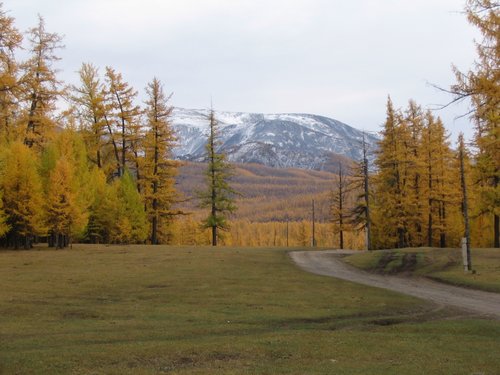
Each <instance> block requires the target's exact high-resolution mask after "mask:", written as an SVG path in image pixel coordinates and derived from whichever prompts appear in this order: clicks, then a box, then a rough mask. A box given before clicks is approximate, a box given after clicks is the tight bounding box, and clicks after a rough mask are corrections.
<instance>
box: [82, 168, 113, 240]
mask: <svg viewBox="0 0 500 375" xmlns="http://www.w3.org/2000/svg"><path fill="white" fill-rule="evenodd" d="M88 184H89V186H90V188H91V196H92V199H91V201H90V205H89V209H88V213H89V219H88V225H87V228H86V233H85V236H84V238H85V240H86V241H89V242H91V243H110V242H112V241H113V240H114V239H115V237H120V235H119V234H117V232H118V230H115V226H116V223H117V222H118V220H119V215H120V212H119V207H120V201H119V199H118V195H117V189H116V188H115V185H114V184H108V183H107V182H106V175H105V174H104V171H103V170H102V169H99V168H94V169H93V170H92V171H91V172H90V176H89V179H88Z"/></svg>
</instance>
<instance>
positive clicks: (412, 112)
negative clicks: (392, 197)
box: [399, 100, 426, 247]
mask: <svg viewBox="0 0 500 375" xmlns="http://www.w3.org/2000/svg"><path fill="white" fill-rule="evenodd" d="M423 129H424V113H423V111H422V108H421V107H420V106H419V105H418V104H417V103H416V102H415V101H414V100H410V101H409V103H408V107H407V109H406V111H405V114H404V120H403V122H402V124H401V132H400V136H399V143H400V147H399V149H400V150H401V151H402V152H401V153H400V155H401V156H402V159H401V160H400V162H401V163H402V167H403V168H402V170H403V174H402V175H401V177H402V182H403V183H402V186H403V196H404V201H403V202H404V203H403V204H404V208H405V209H404V211H405V215H406V220H405V221H406V223H407V236H408V239H407V245H409V246H414V247H416V246H423V245H424V244H425V235H426V234H425V231H424V226H425V218H424V210H425V206H424V205H425V203H424V202H425V199H423V197H422V187H423V173H424V170H423V168H424V166H423V155H422V152H421V151H422V150H421V148H422V147H421V145H422V134H423Z"/></svg>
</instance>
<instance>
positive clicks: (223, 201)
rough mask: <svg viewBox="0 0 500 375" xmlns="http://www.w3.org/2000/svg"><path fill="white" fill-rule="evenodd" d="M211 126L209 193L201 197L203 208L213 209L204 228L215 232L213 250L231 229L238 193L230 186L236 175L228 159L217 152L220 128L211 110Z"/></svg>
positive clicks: (208, 172) (209, 137)
mask: <svg viewBox="0 0 500 375" xmlns="http://www.w3.org/2000/svg"><path fill="white" fill-rule="evenodd" d="M209 122H210V133H209V136H208V142H207V146H206V150H207V161H208V168H207V170H206V173H205V175H206V184H207V189H206V190H205V191H204V192H201V193H200V207H201V208H205V209H206V208H209V209H210V213H209V215H208V217H207V218H206V219H205V220H204V221H203V226H204V227H205V228H211V230H212V246H217V240H218V239H219V238H220V237H221V233H220V230H222V231H227V230H228V229H229V223H228V216H229V215H230V214H231V213H233V212H234V211H236V205H235V202H234V197H235V195H237V194H238V193H237V192H236V191H235V190H234V189H233V188H232V187H231V186H230V184H229V181H230V179H231V177H232V176H233V175H234V172H233V171H234V170H233V167H232V166H231V164H230V163H229V162H228V161H227V157H226V155H225V154H224V153H223V152H221V151H220V150H217V148H218V146H219V142H218V128H217V120H216V118H215V113H214V110H213V109H212V110H210V115H209Z"/></svg>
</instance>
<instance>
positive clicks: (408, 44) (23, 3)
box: [3, 0, 480, 140]
mask: <svg viewBox="0 0 500 375" xmlns="http://www.w3.org/2000/svg"><path fill="white" fill-rule="evenodd" d="M3 3H4V10H6V11H8V13H9V15H10V16H12V17H14V18H15V19H16V26H17V27H18V28H19V29H20V30H23V31H24V30H27V29H28V28H30V27H33V26H35V25H36V23H37V17H38V16H37V15H38V14H40V15H41V16H43V17H44V19H45V22H46V29H47V30H48V31H50V32H57V33H58V34H60V35H63V36H64V44H65V49H64V50H62V51H61V52H60V56H61V58H62V60H61V61H60V62H59V63H58V65H57V66H58V68H59V69H61V73H60V77H61V78H62V79H63V80H64V81H65V82H67V83H77V82H78V75H77V73H76V72H77V71H78V69H79V68H80V66H81V64H82V63H83V62H91V63H93V64H94V65H96V66H98V67H99V68H100V70H101V72H104V68H105V67H106V66H111V67H113V68H115V69H116V70H117V71H119V72H121V73H122V74H123V77H124V79H125V80H126V81H127V82H129V83H130V84H131V85H132V86H134V87H135V88H136V89H137V90H138V91H139V92H141V95H143V94H142V93H143V92H144V87H146V85H147V83H148V82H150V81H151V79H152V78H153V77H157V78H159V79H160V80H161V81H162V82H163V84H164V87H165V89H166V91H168V92H172V93H173V97H172V100H171V104H172V105H174V106H178V107H184V108H208V107H210V103H211V101H212V102H213V105H214V108H215V109H216V110H225V111H236V112H258V113H312V114H317V115H324V116H328V117H332V118H335V119H337V120H339V121H342V122H345V123H347V124H349V125H351V126H353V127H355V128H358V129H363V130H367V131H379V130H380V129H381V126H382V124H383V123H384V120H385V111H386V102H387V96H388V95H390V96H391V98H392V100H393V102H394V104H395V106H396V107H397V108H404V107H406V105H407V103H408V100H409V99H414V100H416V101H417V103H419V104H421V105H422V106H423V107H424V108H425V109H427V108H435V107H436V106H437V105H442V104H446V103H448V102H449V101H450V100H451V99H452V98H451V97H450V96H449V95H448V94H446V93H443V92H441V91H439V90H437V89H436V88H434V87H433V86H432V85H433V84H434V85H438V86H441V87H444V88H448V87H449V86H450V85H451V84H453V83H454V75H453V73H452V69H451V66H452V64H454V65H455V66H457V67H458V68H459V69H460V70H462V71H467V70H468V69H469V68H470V67H471V66H472V64H473V62H474V59H475V55H476V51H475V46H474V39H479V38H480V36H479V34H478V33H477V30H475V29H474V27H472V26H471V25H469V24H468V22H467V20H466V17H465V15H464V14H463V6H464V0H419V1H415V0H357V1H347V0H265V1H263V0H140V1H134V0H64V1H62V0H3ZM467 111H468V109H467V104H465V103H464V104H462V105H453V106H451V107H449V108H447V109H445V110H441V111H438V112H436V114H437V115H439V116H441V117H442V118H443V120H444V122H445V125H446V127H447V128H448V129H449V131H450V133H451V135H452V140H454V139H455V138H456V136H457V135H458V132H459V131H463V132H464V133H465V134H466V137H468V138H470V137H471V135H472V134H473V130H472V125H471V124H470V122H469V120H468V119H467V118H463V117H462V118H458V117H459V116H461V115H463V114H464V113H466V112H467Z"/></svg>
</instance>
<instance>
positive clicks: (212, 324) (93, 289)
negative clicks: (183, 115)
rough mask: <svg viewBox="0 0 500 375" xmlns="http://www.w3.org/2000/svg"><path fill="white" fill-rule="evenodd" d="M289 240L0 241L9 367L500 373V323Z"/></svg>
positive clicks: (0, 351) (2, 334) (0, 310)
mask: <svg viewBox="0 0 500 375" xmlns="http://www.w3.org/2000/svg"><path fill="white" fill-rule="evenodd" d="M288 250H291V249H285V248H274V249H270V248H253V249H243V248H217V249H213V248H203V247H198V248H194V247H168V246H102V245H101V246H99V245H95V246H91V245H74V246H73V248H72V249H66V250H57V251H56V250H49V249H46V248H39V249H34V250H30V251H0V285H1V288H0V374H222V375H223V374H325V375H326V374H332V373H335V374H373V375H377V374H384V375H385V374H408V375H411V374H422V373H429V374H459V375H461V374H463V375H470V374H485V375H486V374H491V375H493V374H498V373H499V370H498V369H500V357H499V356H498V353H499V352H500V322H499V321H498V320H495V319H485V318H483V317H478V316H477V315H474V314H467V313H463V311H461V310H458V309H456V308H449V307H441V306H438V305H436V304H435V303H432V302H428V301H424V300H422V299H417V298H414V297H410V296H406V295H403V294H400V293H395V292H392V291H388V290H384V289H380V288H372V287H368V286H365V285H360V284H356V283H352V282H348V281H343V280H339V279H336V278H331V277H324V276H319V275H314V274H311V273H308V272H304V271H303V270H301V269H299V268H298V267H296V265H295V264H294V263H293V262H292V261H291V259H290V257H289V256H288ZM295 250H303V249H295Z"/></svg>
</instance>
